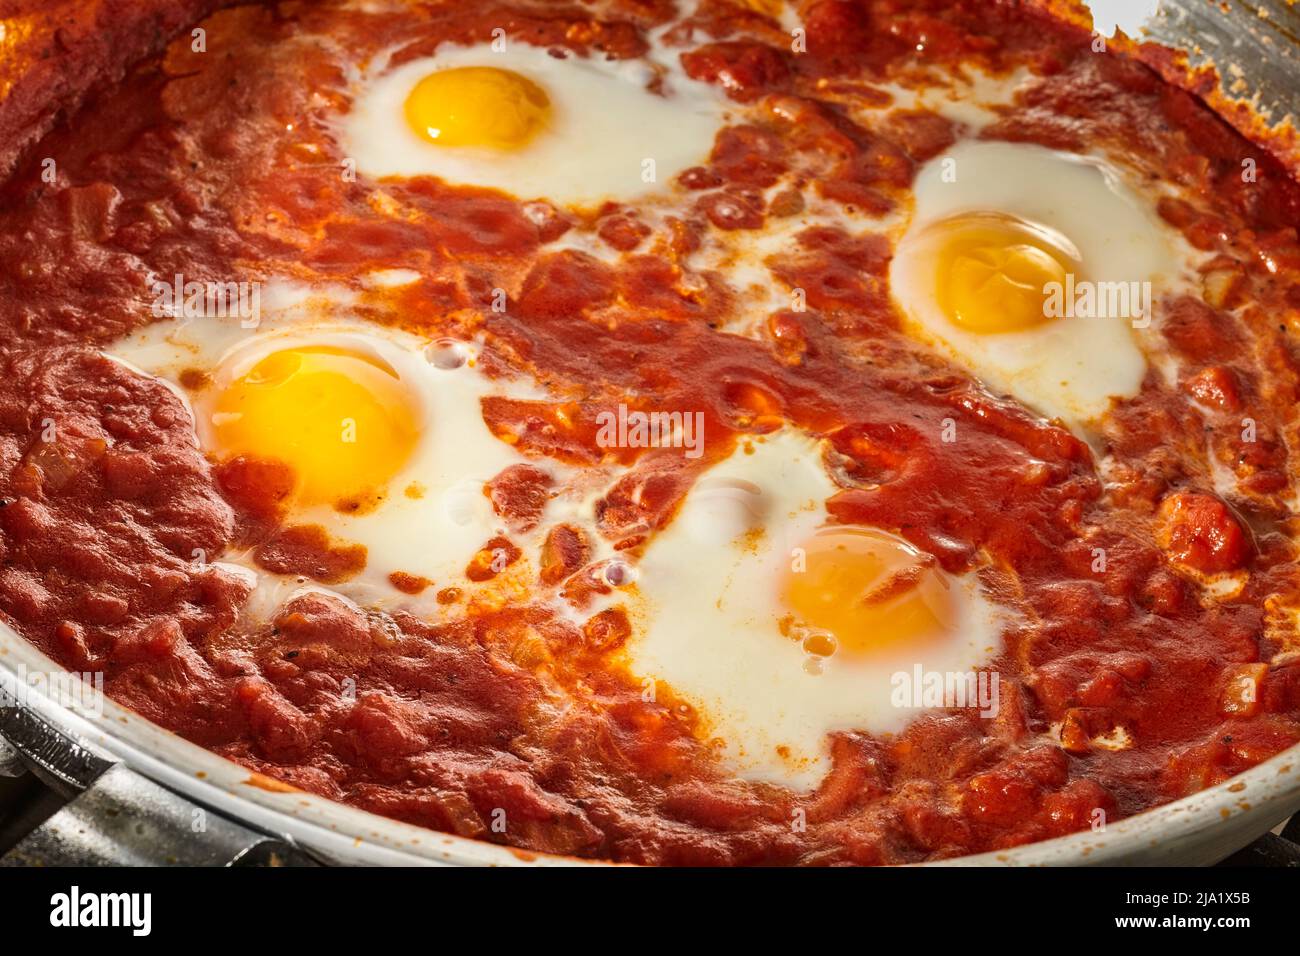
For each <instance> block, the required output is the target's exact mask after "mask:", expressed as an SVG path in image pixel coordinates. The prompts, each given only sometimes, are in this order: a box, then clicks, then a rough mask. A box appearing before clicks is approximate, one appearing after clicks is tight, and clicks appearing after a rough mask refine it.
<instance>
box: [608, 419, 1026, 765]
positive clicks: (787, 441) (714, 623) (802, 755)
mask: <svg viewBox="0 0 1300 956" xmlns="http://www.w3.org/2000/svg"><path fill="white" fill-rule="evenodd" d="M835 491H836V488H835V486H834V485H833V484H832V482H831V481H830V479H829V477H828V476H827V474H826V471H825V468H824V467H823V465H822V463H821V454H820V447H819V445H818V443H817V442H815V441H813V440H812V439H811V438H809V437H807V436H804V435H800V434H798V433H796V432H794V431H792V430H784V431H781V432H778V433H775V434H773V435H770V436H767V437H766V438H765V439H758V440H755V441H754V443H753V446H752V453H749V454H747V453H746V452H745V451H744V450H743V449H741V450H738V451H736V452H735V453H734V454H733V455H732V456H731V457H730V458H729V459H727V460H726V461H724V462H722V463H720V464H718V465H716V466H714V467H713V468H711V469H710V470H709V471H708V472H707V473H706V474H704V475H703V476H702V477H701V478H700V480H699V481H698V482H697V484H696V485H695V487H694V488H693V489H692V490H691V492H690V494H689V495H688V496H687V499H686V501H685V502H684V503H683V505H682V508H681V510H680V512H679V513H678V515H677V516H676V518H675V519H674V521H673V523H672V524H671V525H670V526H669V527H667V528H666V529H664V530H663V531H662V532H660V533H659V534H658V535H657V536H656V537H655V538H654V539H653V540H652V541H651V542H650V544H649V545H648V546H647V548H646V551H645V554H644V556H643V557H642V558H641V560H640V561H639V565H638V570H639V577H638V580H637V586H636V590H637V592H638V602H636V603H634V604H633V605H632V606H633V608H634V617H635V620H636V623H637V625H638V626H637V633H636V634H635V635H634V637H633V639H632V641H631V642H630V643H629V645H628V657H629V667H630V669H631V670H632V671H633V672H634V673H636V674H638V675H641V676H643V677H650V678H653V679H655V680H663V681H665V682H667V683H668V684H669V685H670V686H671V687H672V688H673V689H674V691H675V692H676V693H678V694H680V695H682V696H683V697H684V698H685V699H687V700H689V701H690V702H691V703H692V705H693V706H694V707H696V708H697V710H698V711H699V712H700V714H701V715H702V716H703V719H704V721H705V724H706V725H707V732H708V733H709V734H710V736H712V737H715V738H717V739H719V740H721V741H722V745H723V746H722V749H721V753H722V757H723V760H724V761H725V763H726V764H727V765H728V767H729V768H730V769H731V770H733V771H734V772H735V773H736V774H737V775H738V776H740V777H742V778H744V779H749V780H758V781H766V782H770V783H776V784H781V785H784V786H788V787H791V788H792V789H795V790H809V789H812V788H814V787H815V786H816V785H817V783H818V781H820V779H821V778H822V776H823V775H824V774H825V773H826V771H827V770H828V769H829V739H828V735H829V734H831V733H832V732H835V731H848V730H860V731H869V732H872V733H896V732H898V731H900V730H902V729H903V728H904V727H905V726H906V725H907V724H908V723H909V722H910V721H911V720H913V719H914V718H915V717H916V716H917V715H918V713H919V712H920V711H919V710H918V709H914V708H907V707H899V706H895V704H894V697H893V694H892V691H893V690H894V679H895V675H896V674H898V673H900V672H904V673H907V674H911V673H913V670H914V668H915V667H916V666H917V665H920V666H921V667H922V668H923V669H924V670H925V671H938V672H945V673H946V672H960V673H966V672H969V671H971V669H973V668H976V667H978V666H980V665H982V664H985V663H987V662H988V660H989V659H990V658H991V657H992V656H994V655H995V654H996V653H997V651H998V649H999V647H1000V623H999V622H1000V619H1001V612H1000V611H999V610H997V609H996V608H995V607H994V606H993V605H992V604H991V603H990V602H989V601H988V600H987V599H986V598H985V597H984V595H983V593H982V591H981V587H980V585H979V583H978V581H977V579H976V578H975V577H973V576H967V577H963V578H956V579H954V584H955V586H956V587H958V588H959V589H960V592H961V600H960V602H959V603H960V606H961V613H960V616H961V626H960V628H959V629H958V631H957V632H956V633H954V634H953V635H952V637H951V638H950V639H947V640H943V641H938V642H930V643H927V644H926V645H925V646H924V647H922V648H908V647H899V648H895V649H889V650H884V649H882V651H881V652H880V653H878V654H876V655H873V656H872V657H871V658H868V659H858V660H852V659H847V658H844V657H841V656H839V655H836V656H832V657H830V658H826V659H823V660H822V661H821V663H820V666H819V667H808V666H806V665H807V664H808V662H809V658H808V654H807V653H806V652H805V651H804V649H803V648H802V647H801V646H800V644H799V643H798V642H797V641H794V640H792V639H790V638H789V637H786V636H783V635H782V634H781V633H780V630H779V623H778V622H779V621H780V619H781V618H782V617H783V616H785V615H787V614H788V611H786V610H785V609H784V608H783V607H782V606H781V604H780V601H779V596H778V591H779V588H780V582H781V579H782V576H783V574H784V572H785V571H786V570H787V569H788V568H789V567H790V561H791V560H792V555H793V549H794V548H797V547H800V546H801V545H803V544H804V543H806V542H807V540H808V539H809V538H811V537H812V536H813V533H814V532H815V531H816V530H817V529H818V528H819V527H821V526H823V525H825V524H827V523H828V521H829V519H828V516H827V513H826V509H825V506H824V503H825V501H826V499H827V498H829V497H831V495H833V494H834V493H835Z"/></svg>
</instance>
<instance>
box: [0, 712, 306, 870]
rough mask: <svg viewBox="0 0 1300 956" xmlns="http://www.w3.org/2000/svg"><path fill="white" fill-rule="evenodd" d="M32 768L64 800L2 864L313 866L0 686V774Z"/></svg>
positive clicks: (283, 840) (297, 851)
mask: <svg viewBox="0 0 1300 956" xmlns="http://www.w3.org/2000/svg"><path fill="white" fill-rule="evenodd" d="M26 770H30V771H31V772H32V773H33V774H34V775H35V776H37V777H38V778H40V779H41V780H42V782H44V783H45V784H47V785H48V786H50V787H51V788H52V789H54V790H55V791H57V792H58V793H59V794H61V795H62V796H64V797H66V798H69V799H68V802H67V803H66V804H65V805H64V806H63V807H62V808H61V809H60V810H58V811H57V812H55V814H54V815H53V816H52V817H50V818H49V819H47V820H46V821H45V822H44V823H43V824H41V825H40V826H39V827H37V828H36V829H35V830H33V831H31V832H30V833H28V834H27V835H26V836H25V837H23V839H22V840H20V841H19V842H18V843H17V844H16V845H15V846H14V847H12V848H11V849H10V850H9V851H8V852H7V853H5V854H4V855H3V856H0V866H4V867H14V866H318V865H320V864H319V863H318V862H317V861H316V860H315V859H313V858H312V857H311V856H309V855H308V854H307V853H306V852H304V851H303V850H302V849H301V848H299V847H298V846H296V845H295V844H294V843H293V842H292V841H291V840H290V839H288V838H287V837H280V836H274V835H271V834H267V833H263V832H260V831H258V830H254V829H252V828H250V827H247V826H244V825H243V824H241V823H237V822H235V821H234V820H231V819H229V818H228V817H226V816H223V815H222V814H220V813H217V812H216V811H214V810H211V809H209V808H207V807H204V806H201V805H200V804H198V803H195V802H193V801H191V800H188V799H186V798H185V797H182V796H180V795H179V794H176V793H173V792H172V791H171V790H168V789H167V788H166V787H163V786H160V785H159V784H157V783H154V782H153V781H152V780H149V779H148V778H147V777H145V776H143V775H142V774H139V773H137V772H136V771H134V770H132V769H131V768H129V767H128V766H126V765H125V764H124V763H122V762H121V761H119V760H117V759H116V758H115V757H114V756H113V755H111V754H109V753H108V752H106V751H104V750H102V749H100V748H98V747H91V746H86V745H84V744H82V743H81V742H79V741H76V740H74V739H72V738H71V737H69V736H68V735H67V734H65V733H64V732H63V731H61V730H60V729H58V728H57V727H55V726H53V725H52V724H50V723H49V722H48V721H46V720H44V719H43V718H42V717H41V716H39V715H38V714H36V713H35V712H33V711H32V710H30V709H28V708H26V707H23V706H22V705H21V704H20V703H19V702H18V701H17V700H15V699H14V698H13V697H12V696H10V695H9V694H8V693H7V692H6V691H4V690H3V689H0V773H3V774H4V775H6V776H16V775H18V774H19V773H22V772H24V771H26Z"/></svg>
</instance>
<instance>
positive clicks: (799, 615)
mask: <svg viewBox="0 0 1300 956" xmlns="http://www.w3.org/2000/svg"><path fill="white" fill-rule="evenodd" d="M781 599H782V603H783V605H784V607H785V608H786V610H787V611H789V613H790V618H791V622H792V623H793V624H794V625H795V627H796V628H797V631H796V630H794V629H791V633H794V634H796V636H799V637H800V638H801V639H802V640H803V644H804V649H805V650H807V651H808V652H809V653H810V654H813V655H815V656H818V657H828V656H830V655H831V654H838V653H841V652H843V653H845V654H848V655H849V656H851V657H855V656H867V655H870V654H872V653H874V652H876V651H880V650H886V649H891V648H897V647H915V646H920V645H923V644H926V643H928V642H930V641H932V640H935V639H936V638H940V637H943V636H944V635H946V634H949V633H951V632H952V631H953V629H954V628H955V627H956V623H957V619H958V604H957V601H958V595H957V594H956V593H955V589H954V588H953V587H952V585H951V584H950V583H949V581H948V580H947V579H946V578H945V576H944V574H943V572H942V571H941V570H940V569H938V568H936V567H935V566H934V562H933V559H930V558H928V557H927V556H925V555H923V554H922V553H921V552H919V551H917V550H916V549H915V548H913V547H911V546H910V545H909V544H907V543H906V542H905V541H902V540H900V539H898V538H895V537H893V536H892V535H889V534H886V533H884V532H882V531H877V530H875V529H871V528H857V527H852V526H835V527H829V528H824V529H822V530H820V531H818V532H817V533H816V534H815V535H813V537H812V538H811V539H809V540H808V541H807V542H805V543H804V545H803V555H802V561H799V560H796V561H795V562H792V567H791V570H790V571H789V572H788V573H787V574H786V578H785V581H784V582H783V587H782V591H781Z"/></svg>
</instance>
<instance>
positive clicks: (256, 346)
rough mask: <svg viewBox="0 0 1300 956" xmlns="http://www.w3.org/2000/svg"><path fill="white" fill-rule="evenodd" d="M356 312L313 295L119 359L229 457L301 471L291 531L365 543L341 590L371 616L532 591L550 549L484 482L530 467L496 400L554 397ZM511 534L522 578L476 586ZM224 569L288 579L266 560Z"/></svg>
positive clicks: (141, 344) (565, 504)
mask: <svg viewBox="0 0 1300 956" xmlns="http://www.w3.org/2000/svg"><path fill="white" fill-rule="evenodd" d="M280 298H281V299H284V296H283V295H281V296H280ZM264 299H270V300H271V301H273V302H274V300H275V296H272V295H268V296H266V297H264ZM347 302H348V298H347V296H346V295H344V294H340V295H339V297H338V298H334V297H333V296H332V295H331V294H329V293H328V292H327V293H323V294H322V293H321V292H320V291H319V290H318V291H317V293H316V298H315V299H314V300H311V301H307V300H301V299H299V300H292V299H290V301H288V302H287V304H285V305H284V307H282V308H279V309H267V310H264V313H263V321H262V323H261V326H260V327H259V328H258V329H257V331H256V332H249V331H245V330H242V329H241V328H240V327H239V325H238V323H237V322H231V321H223V320H220V319H214V318H195V319H190V320H187V321H173V322H168V323H159V324H155V325H152V326H149V327H146V328H144V329H142V330H140V331H139V332H136V333H134V334H133V335H131V336H129V337H127V338H125V339H123V340H121V341H119V342H116V343H113V344H111V345H110V346H109V347H108V349H107V352H108V354H110V356H112V357H114V358H116V359H117V360H119V361H122V362H124V363H126V364H128V365H129V366H130V367H132V368H133V369H136V370H137V371H139V372H140V373H141V374H146V375H150V376H153V377H156V378H159V379H161V380H163V381H165V382H167V383H169V384H170V385H171V387H172V388H173V389H174V390H175V391H176V392H177V393H178V394H179V395H181V396H182V397H183V399H184V400H185V401H186V402H187V404H188V405H189V406H190V408H191V411H192V415H193V419H194V426H195V440H196V441H197V442H198V444H199V445H200V447H202V448H203V450H204V451H205V452H206V453H207V454H208V456H209V457H210V458H212V459H213V460H214V461H216V462H218V463H221V462H227V461H230V460H232V459H234V458H237V457H240V456H247V457H252V458H256V459H261V460H271V461H276V462H279V463H281V464H282V465H286V466H288V469H289V471H290V472H291V473H292V475H293V480H294V485H293V489H292V492H291V494H290V497H289V500H288V501H287V502H286V505H287V508H288V514H287V517H286V520H285V525H286V526H298V525H303V526H313V525H315V526H319V527H320V528H322V529H324V531H325V532H326V534H327V535H328V536H329V538H330V539H332V540H333V541H335V542H337V543H338V544H340V545H361V546H363V547H364V548H365V549H366V561H365V567H364V569H362V570H361V571H360V572H359V573H357V574H356V575H355V576H353V577H351V578H349V579H347V580H346V581H341V582H337V583H332V584H331V587H332V588H333V589H334V590H336V591H337V592H338V593H340V594H342V595H344V596H345V597H347V598H349V599H352V600H354V601H356V602H357V603H358V604H361V605H363V606H375V607H380V608H391V607H394V606H398V605H400V606H403V607H406V608H408V609H413V610H417V611H420V612H423V613H429V614H437V615H439V616H444V615H445V614H446V613H448V611H447V609H440V606H439V605H438V604H437V601H436V591H437V590H438V589H442V588H446V587H457V588H464V589H468V591H469V600H481V601H482V602H485V603H493V602H496V603H500V602H501V601H504V600H506V599H507V598H508V597H509V596H511V595H515V594H518V593H519V591H520V589H521V588H524V587H525V586H526V585H525V582H527V581H530V580H531V577H530V575H532V574H533V572H535V568H532V567H531V566H530V563H529V561H530V559H529V557H528V555H532V554H536V553H537V550H538V547H539V545H540V542H538V541H533V540H532V539H531V538H527V537H526V536H520V535H517V534H512V533H511V532H510V530H509V529H508V528H507V527H506V525H505V522H504V521H503V520H502V519H501V517H500V516H498V515H497V514H496V513H495V511H494V509H493V506H492V502H491V500H490V498H489V497H488V496H487V495H486V494H485V493H484V485H485V483H486V482H488V481H490V480H491V479H492V478H494V477H495V476H496V475H498V474H499V473H500V472H501V471H503V470H504V469H506V468H507V467H509V466H511V465H517V464H522V463H525V462H526V461H527V459H525V458H524V457H523V456H522V455H520V454H519V453H518V452H517V451H516V450H515V449H514V448H513V447H512V446H510V445H509V444H507V443H506V442H503V441H501V440H500V439H498V438H497V437H496V436H495V435H493V434H492V432H491V430H490V429H489V428H488V426H487V424H486V422H485V421H484V417H483V412H482V401H483V399H484V398H485V397H487V396H490V395H502V396H509V397H513V398H536V397H539V394H540V393H539V392H537V391H536V390H535V389H534V388H533V387H532V386H531V385H530V384H529V383H527V382H523V381H515V382H503V381H496V380H493V379H490V378H489V377H487V376H486V375H484V374H483V373H482V372H481V370H480V368H479V364H478V361H477V352H478V346H477V345H476V344H475V343H472V342H462V341H452V340H436V341H432V342H430V341H426V340H425V339H423V338H421V337H419V336H416V335H412V334H409V333H405V332H402V331H399V330H395V329H390V328H386V327H380V326H376V325H373V324H369V323H364V322H360V321H352V320H350V319H348V317H347ZM183 382H185V383H188V387H185V386H182V385H181V384H180V383H183ZM543 467H545V468H546V469H548V470H549V471H550V472H551V473H553V474H554V475H555V477H556V480H557V482H559V483H560V484H561V485H565V486H566V487H574V488H576V487H577V486H578V485H579V484H581V483H580V482H577V481H566V472H565V466H563V465H561V464H559V463H554V462H548V463H544V464H543ZM555 506H556V508H557V509H558V510H557V512H556V513H557V515H560V514H563V513H564V511H563V509H565V508H569V509H571V510H573V509H578V508H579V507H582V506H583V502H582V500H581V496H577V497H571V498H566V497H565V496H563V495H561V494H557V496H556V502H555ZM588 510H589V509H588ZM556 520H561V519H560V518H557V519H556ZM536 533H538V534H540V531H539V532H536ZM498 535H508V536H510V537H511V539H512V541H514V542H516V543H517V544H519V545H521V548H522V551H523V552H524V553H523V555H522V556H521V557H520V558H519V560H518V561H517V562H516V563H514V564H512V565H511V567H510V569H509V572H508V573H505V574H501V575H500V576H499V577H496V578H493V579H492V580H490V581H487V582H483V583H481V584H476V583H474V582H471V581H469V580H467V577H466V568H467V566H468V565H469V564H470V562H471V561H472V560H474V559H475V557H476V555H477V554H478V553H479V552H480V550H481V549H483V548H484V547H485V545H487V544H488V542H489V541H491V540H492V539H493V538H495V537H497V536H498ZM223 560H225V561H227V562H231V563H234V564H239V565H243V566H245V567H247V568H249V569H251V570H252V571H254V572H256V574H257V575H258V578H259V580H262V581H263V582H265V583H267V584H268V586H270V585H271V584H272V583H273V582H272V581H271V579H272V578H273V577H274V575H272V574H270V572H268V571H266V570H265V569H264V568H260V567H258V565H257V563H256V560H255V556H254V555H253V554H252V553H239V552H235V553H232V554H230V555H226V556H224V557H223ZM394 574H400V575H404V576H406V578H407V580H419V579H424V580H426V581H428V582H431V585H432V586H430V587H428V588H427V589H424V590H422V591H421V593H419V594H418V595H411V594H408V593H406V592H405V591H403V590H401V589H399V588H397V587H395V585H394V583H393V579H392V576H393V575H394Z"/></svg>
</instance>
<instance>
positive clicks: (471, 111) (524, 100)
mask: <svg viewBox="0 0 1300 956" xmlns="http://www.w3.org/2000/svg"><path fill="white" fill-rule="evenodd" d="M550 113H551V101H550V98H549V97H548V96H547V95H546V91H545V90H543V89H542V88H541V87H540V86H538V85H537V84H536V83H534V82H533V81H532V80H530V79H528V77H526V76H521V75H520V74H518V73H515V72H514V71H513V70H501V69H497V68H496V67H491V66H465V67H457V68H455V69H450V70H438V71H437V72H435V73H430V74H429V75H428V76H426V77H425V78H424V79H422V80H421V81H420V82H419V83H417V84H416V85H415V88H414V89H413V90H411V93H410V95H409V96H407V98H406V122H407V123H408V124H410V127H411V129H412V130H414V132H415V133H416V135H417V136H420V137H422V138H424V139H426V140H428V141H429V142H431V143H435V144H437V145H439V146H486V147H490V148H492V149H499V150H515V149H520V148H522V147H523V146H526V145H527V144H528V142H529V141H530V140H531V139H532V138H533V137H534V136H536V135H537V134H538V133H539V132H540V131H541V130H542V129H543V128H544V127H545V126H546V123H547V121H548V120H549V118H550Z"/></svg>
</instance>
